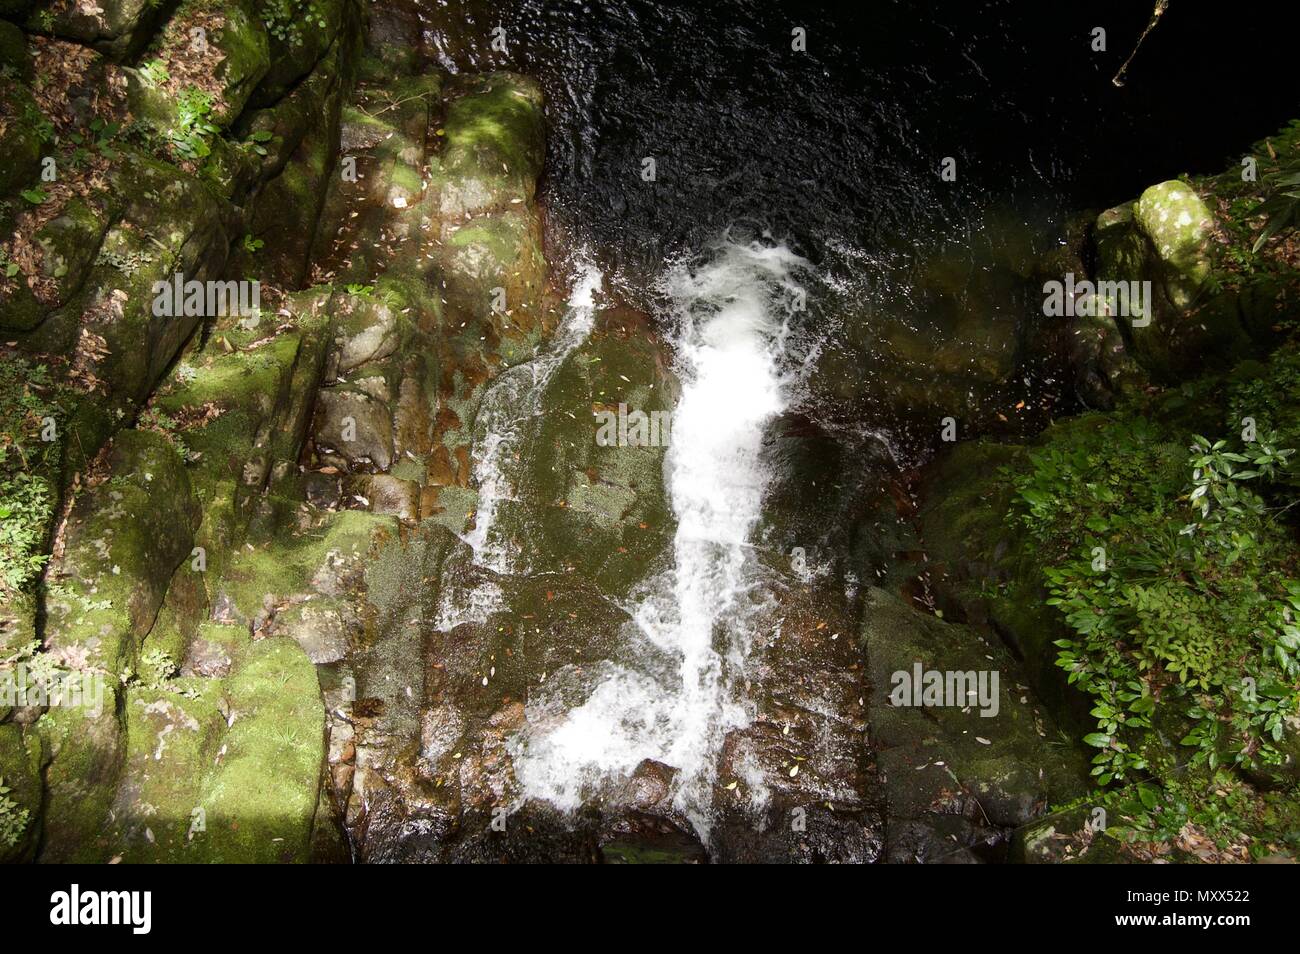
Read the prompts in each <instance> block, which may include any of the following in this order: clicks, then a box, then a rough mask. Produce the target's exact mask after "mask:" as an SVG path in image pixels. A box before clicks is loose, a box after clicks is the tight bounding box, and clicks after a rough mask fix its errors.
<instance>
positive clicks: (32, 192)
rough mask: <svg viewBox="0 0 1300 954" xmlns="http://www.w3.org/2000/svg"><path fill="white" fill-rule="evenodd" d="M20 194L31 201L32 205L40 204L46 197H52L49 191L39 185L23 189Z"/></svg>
mask: <svg viewBox="0 0 1300 954" xmlns="http://www.w3.org/2000/svg"><path fill="white" fill-rule="evenodd" d="M18 194H19V195H21V196H22V197H23V198H24V199H26V200H27V201H28V202H30V203H31V204H32V205H40V204H41V203H42V202H44V201H45V200H46V199H48V198H49V197H50V196H49V193H47V192H46V191H45V190H44V189H42V188H40V187H39V186H37V187H36V188H35V189H23V190H22V191H21V192H19V193H18Z"/></svg>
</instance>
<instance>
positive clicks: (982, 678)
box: [860, 589, 1087, 862]
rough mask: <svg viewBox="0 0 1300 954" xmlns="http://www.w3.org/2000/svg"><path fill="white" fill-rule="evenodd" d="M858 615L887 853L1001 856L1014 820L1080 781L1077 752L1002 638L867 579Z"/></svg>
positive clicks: (1081, 787)
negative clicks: (871, 585)
mask: <svg viewBox="0 0 1300 954" xmlns="http://www.w3.org/2000/svg"><path fill="white" fill-rule="evenodd" d="M861 626H862V628H861V632H860V640H861V643H862V646H863V649H864V650H865V652H866V654H867V658H868V660H869V661H870V667H871V692H870V695H869V697H868V708H869V718H870V720H871V740H872V747H873V749H874V751H875V754H876V764H877V766H878V768H879V771H880V774H881V778H882V780H883V784H884V794H885V799H886V804H887V807H886V823H885V850H886V856H887V860H889V861H896V862H912V861H920V862H944V861H946V862H951V861H962V860H977V859H985V860H995V859H999V858H1001V857H1003V856H1004V854H1005V850H1006V841H1007V837H1008V835H1009V833H1010V832H1011V831H1012V830H1013V829H1016V828H1019V827H1020V826H1023V825H1025V824H1027V823H1029V822H1030V821H1032V820H1033V819H1034V818H1035V817H1037V816H1038V815H1040V814H1041V813H1042V812H1043V810H1044V808H1045V807H1046V805H1047V804H1048V803H1049V802H1050V803H1052V804H1059V803H1061V802H1064V801H1068V800H1069V799H1071V798H1073V797H1075V796H1077V795H1080V794H1082V793H1083V792H1084V791H1085V790H1086V789H1085V779H1086V777H1087V775H1086V765H1085V763H1084V760H1083V759H1082V757H1081V756H1075V755H1073V754H1072V753H1070V752H1069V751H1065V752H1061V751H1058V749H1057V748H1055V747H1053V746H1051V745H1050V744H1049V741H1050V740H1054V739H1055V738H1056V737H1057V732H1056V728H1055V723H1054V722H1053V721H1052V720H1051V718H1050V716H1049V715H1047V713H1046V712H1045V711H1039V710H1038V708H1037V706H1036V699H1035V697H1034V696H1033V695H1032V693H1031V691H1030V689H1029V687H1028V686H1027V685H1026V684H1025V683H1024V677H1023V675H1022V673H1021V671H1020V667H1019V665H1018V664H1017V663H1016V662H1015V661H1014V660H1013V659H1012V657H1011V655H1010V654H1009V653H1008V652H1006V650H1005V649H1003V648H1002V647H1001V646H999V645H996V644H995V643H992V642H990V641H988V640H986V639H984V638H983V637H982V636H980V635H979V633H978V632H977V631H976V630H974V629H971V628H968V627H962V626H957V625H954V624H950V623H945V622H942V621H940V620H937V619H935V618H933V617H926V616H923V615H922V614H920V613H918V612H916V611H915V610H912V609H910V608H909V607H908V606H906V605H905V604H904V603H903V602H902V601H901V600H899V599H898V598H897V597H894V596H892V595H890V594H888V593H886V592H884V591H882V590H876V589H873V590H869V591H868V592H867V594H866V597H865V600H864V606H863V615H862V624H861Z"/></svg>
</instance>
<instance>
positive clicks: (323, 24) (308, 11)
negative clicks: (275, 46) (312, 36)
mask: <svg viewBox="0 0 1300 954" xmlns="http://www.w3.org/2000/svg"><path fill="white" fill-rule="evenodd" d="M262 23H263V24H264V25H265V26H266V32H267V33H269V34H270V35H271V38H272V39H274V40H277V41H279V42H280V43H282V44H284V45H286V46H302V44H303V39H304V32H303V31H304V30H305V29H311V28H313V27H314V28H315V29H318V30H325V29H328V27H329V23H328V21H327V20H326V19H325V13H324V11H323V10H322V8H321V5H320V4H319V3H317V2H316V0H267V2H266V3H264V4H263V5H262Z"/></svg>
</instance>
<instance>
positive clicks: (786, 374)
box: [516, 243, 807, 834]
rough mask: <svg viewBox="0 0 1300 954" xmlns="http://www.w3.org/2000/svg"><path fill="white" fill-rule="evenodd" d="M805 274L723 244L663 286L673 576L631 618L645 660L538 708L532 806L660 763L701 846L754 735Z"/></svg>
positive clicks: (526, 740)
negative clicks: (712, 812) (668, 338)
mask: <svg viewBox="0 0 1300 954" xmlns="http://www.w3.org/2000/svg"><path fill="white" fill-rule="evenodd" d="M806 266H807V263H806V262H804V260H803V259H801V258H800V257H799V256H797V255H795V254H794V253H793V252H791V251H790V250H789V249H788V248H786V247H785V246H783V245H771V244H761V243H754V244H735V243H726V244H723V245H722V246H720V247H719V248H718V249H717V250H716V252H715V254H714V255H713V257H712V258H711V259H710V260H709V261H708V262H707V263H705V264H703V265H700V266H698V267H694V268H693V267H691V266H690V265H689V264H686V263H682V264H679V265H677V266H676V267H673V268H671V269H670V270H669V271H668V272H667V274H666V275H665V276H664V277H663V278H662V280H661V282H660V290H661V291H662V292H663V293H664V294H665V295H666V297H667V299H668V301H669V302H670V305H671V312H672V314H671V318H672V319H673V321H674V322H675V327H676V340H675V346H676V350H677V355H678V359H677V371H678V374H679V376H680V379H681V385H682V390H681V398H680V401H679V403H678V405H677V407H676V410H675V411H674V414H673V438H672V446H671V447H670V449H669V451H668V455H667V458H666V461H665V470H666V480H667V486H668V491H669V494H670V497H671V502H672V508H673V512H674V514H675V516H676V519H677V528H676V536H675V539H674V543H673V558H674V565H673V566H672V568H671V569H669V570H666V571H665V572H663V573H661V574H658V575H656V576H655V577H653V578H652V579H650V580H647V581H646V582H645V584H644V585H643V586H642V587H641V588H640V589H639V590H638V594H639V595H638V596H637V597H636V598H635V600H634V601H633V604H632V605H630V606H629V607H628V608H629V611H630V613H631V615H632V619H633V623H634V626H633V627H630V629H631V632H629V634H628V638H629V640H630V641H631V642H632V643H633V644H634V645H633V650H634V651H633V652H631V653H629V658H632V659H635V660H637V662H636V663H627V662H624V663H615V662H607V663H606V664H604V665H603V666H601V667H599V669H598V671H597V672H596V673H595V674H594V682H593V681H590V680H589V681H588V682H587V683H586V686H585V688H586V690H587V695H586V697H585V700H581V701H578V704H577V705H576V706H574V705H573V703H574V702H575V701H577V700H575V699H574V698H573V692H572V691H566V690H565V689H561V688H554V689H552V690H551V691H544V692H543V693H542V694H541V695H540V696H537V697H535V698H534V699H533V701H532V702H531V703H530V707H529V708H530V712H529V724H530V727H531V728H530V729H529V730H528V732H527V733H526V734H525V737H523V738H521V739H520V740H518V742H517V754H516V773H517V777H518V778H519V780H520V782H521V785H522V788H523V795H524V797H525V798H527V797H536V798H542V799H545V800H547V801H550V802H552V803H553V804H555V805H557V806H559V807H561V808H564V809H567V810H572V809H574V808H576V807H578V806H579V805H580V804H581V803H582V802H583V801H584V800H585V799H586V798H588V797H589V796H590V795H592V794H593V792H594V791H595V790H596V789H598V788H599V787H600V786H601V785H602V784H604V783H606V782H610V781H616V780H618V779H621V778H625V777H626V776H627V775H628V774H629V773H631V772H632V771H633V770H634V769H635V768H636V766H637V765H638V764H639V763H640V762H641V761H642V760H644V759H654V760H656V761H659V762H662V763H665V764H667V765H669V766H671V767H673V768H675V769H676V770H677V774H676V779H675V782H674V791H673V801H674V804H675V806H676V807H677V808H678V809H679V810H681V811H683V812H684V813H685V814H686V815H687V816H688V817H689V818H691V820H692V822H693V823H694V825H695V826H696V828H697V830H699V831H700V832H701V834H707V831H708V827H709V800H710V786H711V784H712V782H713V779H714V777H715V775H716V764H715V763H716V758H717V754H718V752H719V749H720V746H721V743H722V741H723V739H724V737H725V735H726V733H727V732H728V731H729V730H731V729H733V728H737V727H740V726H743V725H745V724H747V722H748V715H747V712H746V705H745V700H744V699H743V697H742V696H741V694H740V693H738V692H736V691H735V687H736V685H737V684H738V683H740V682H743V674H744V664H745V659H746V656H747V655H748V652H749V647H750V643H751V641H752V632H751V627H750V617H751V615H752V608H753V597H754V592H755V591H756V590H758V589H760V588H761V587H760V586H759V579H760V575H759V573H758V566H757V558H756V555H755V552H754V550H753V548H752V546H751V545H750V536H751V533H752V532H753V530H754V528H755V526H756V524H757V523H758V521H759V519H760V517H761V514H762V503H763V497H764V491H765V489H766V486H767V482H768V474H767V473H766V470H765V468H764V467H763V465H762V463H761V454H760V452H761V447H762V441H763V434H764V430H765V428H766V427H767V425H768V424H769V423H770V422H771V421H772V420H773V419H774V417H775V416H776V415H778V414H779V413H781V412H782V411H783V410H785V409H786V407H787V406H788V404H789V403H790V401H791V398H792V390H793V385H794V380H793V376H796V375H797V374H798V368H799V362H797V361H791V360H790V359H791V357H792V356H791V355H789V354H788V353H787V345H788V343H789V342H790V340H791V339H790V320H791V317H792V315H793V314H794V312H795V311H796V310H797V309H798V308H799V306H800V303H801V301H802V290H801V288H800V286H799V285H798V284H797V282H796V278H797V276H798V274H799V273H800V272H801V271H802V270H803V269H804V268H806ZM792 368H793V369H794V370H793V371H792V370H791V369H792ZM638 645H639V646H640V647H641V648H640V650H638V649H637V646H638ZM659 661H666V663H665V664H662V665H656V664H655V663H656V662H659ZM558 681H559V682H560V683H564V682H565V680H564V679H563V678H561V679H560V680H558ZM571 688H572V687H571V686H570V687H569V689H570V690H571Z"/></svg>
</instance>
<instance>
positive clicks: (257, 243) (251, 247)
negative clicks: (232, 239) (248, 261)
mask: <svg viewBox="0 0 1300 954" xmlns="http://www.w3.org/2000/svg"><path fill="white" fill-rule="evenodd" d="M265 245H266V242H264V241H262V240H261V239H260V238H253V236H252V235H251V234H246V235H245V236H244V251H245V252H247V253H248V254H249V255H256V254H257V253H258V252H260V251H261V250H262V248H263V246H265Z"/></svg>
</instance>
